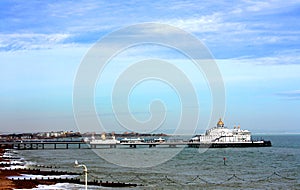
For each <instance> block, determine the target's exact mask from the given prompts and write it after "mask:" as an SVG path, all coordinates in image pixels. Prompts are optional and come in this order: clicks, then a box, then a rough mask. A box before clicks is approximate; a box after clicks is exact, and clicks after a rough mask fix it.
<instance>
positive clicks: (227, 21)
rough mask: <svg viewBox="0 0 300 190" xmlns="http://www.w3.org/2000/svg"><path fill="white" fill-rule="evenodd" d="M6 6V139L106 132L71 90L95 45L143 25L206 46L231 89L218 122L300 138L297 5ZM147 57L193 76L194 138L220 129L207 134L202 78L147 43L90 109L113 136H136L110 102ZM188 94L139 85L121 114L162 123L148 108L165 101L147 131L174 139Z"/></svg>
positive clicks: (2, 99) (2, 27) (14, 2)
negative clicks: (82, 118)
mask: <svg viewBox="0 0 300 190" xmlns="http://www.w3.org/2000/svg"><path fill="white" fill-rule="evenodd" d="M0 6H1V11H0V20H1V22H0V60H1V61H0V89H1V90H0V105H1V106H0V121H1V123H0V133H21V132H39V131H60V130H73V131H78V130H79V131H82V132H85V131H98V132H101V129H98V128H95V127H93V126H89V123H87V124H86V125H87V127H82V126H81V127H79V126H78V123H76V121H77V120H76V118H75V117H76V116H74V113H73V109H74V105H73V102H74V99H73V93H74V81H75V79H76V76H77V73H78V70H79V68H80V66H81V65H82V62H83V61H84V59H85V56H86V55H87V54H88V52H89V50H91V48H92V47H93V45H94V44H96V43H97V42H99V40H101V39H102V38H104V37H106V36H109V35H110V34H111V33H112V32H115V31H118V30H120V29H122V28H124V27H128V26H131V25H134V24H140V23H160V24H168V25H171V26H174V27H178V28H180V29H182V30H184V31H186V32H188V33H190V34H191V35H192V36H194V37H196V38H198V39H199V40H200V41H201V42H202V43H203V44H205V47H207V49H208V51H209V52H210V53H211V55H212V57H213V58H214V62H215V63H216V65H217V66H218V68H219V71H220V74H221V76H222V79H223V82H224V89H225V104H226V107H225V108H224V109H225V110H224V111H225V112H224V113H221V112H220V113H215V114H216V115H218V116H219V117H222V118H223V120H224V122H225V125H227V126H228V127H233V126H234V125H240V126H241V128H244V129H248V130H250V131H252V132H253V133H300V128H299V126H298V123H299V121H298V120H299V113H300V74H299V73H300V43H299V42H300V22H299V19H300V1H298V0H296V1H295V0H293V1H289V0H287V1H284V3H283V2H282V1H279V0H278V1H277V0H270V1H252V0H244V1H238V0H234V1H225V0H224V1H218V2H217V3H214V2H212V1H194V0H193V1H177V0H174V1H154V2H151V1H134V0H128V1H126V2H125V1H122V2H121V1H120V2H119V1H98V0H82V1H80V0H79V1H76V2H73V1H50V0H45V1H28V2H25V1H19V0H2V1H0ZM161 30H163V28H162V29H161ZM164 32H166V31H164ZM166 33H167V32H166ZM126 35H128V36H129V35H130V34H128V33H126V34H124V36H125V38H126ZM128 36H127V37H128ZM173 40H174V41H177V43H180V42H181V41H182V43H184V42H185V41H184V40H183V39H173ZM109 48H110V47H109ZM149 58H157V59H160V60H167V61H168V62H170V63H172V64H173V65H175V66H176V67H177V68H179V70H181V71H183V73H184V74H186V75H187V79H188V80H189V81H190V82H191V84H192V85H193V86H194V90H195V92H196V94H197V98H198V103H199V104H198V105H197V104H196V105H194V106H190V107H189V108H187V109H184V110H185V111H186V110H187V112H188V113H189V114H190V115H192V114H194V113H196V112H197V111H199V118H198V119H199V121H198V123H197V124H196V125H197V127H196V129H195V130H196V132H202V131H203V130H204V129H206V128H207V127H213V126H207V125H208V121H209V119H210V117H211V111H212V108H211V107H212V105H213V103H214V102H212V99H213V98H212V95H211V91H210V90H211V87H210V86H209V85H208V83H207V80H206V79H205V75H203V73H202V74H201V72H200V73H199V72H197V69H196V68H195V67H194V66H193V63H191V60H190V59H187V58H186V57H185V56H183V55H182V54H181V53H180V52H178V51H174V49H170V48H166V47H162V46H159V45H157V44H156V45H153V44H152V45H149V44H148V45H140V46H137V47H132V48H128V50H125V51H123V52H120V53H119V54H117V55H116V56H115V57H114V58H113V59H111V60H110V62H109V64H107V65H106V67H105V70H103V71H102V73H101V75H99V77H98V78H97V82H96V85H95V86H96V87H95V94H94V98H95V99H94V100H93V101H94V103H95V110H96V113H97V115H98V117H99V119H100V120H101V122H102V125H104V126H105V127H104V128H105V129H106V130H107V132H110V131H117V132H125V131H130V129H131V128H130V127H127V128H126V127H125V128H124V126H121V125H120V124H119V123H118V119H116V118H115V114H116V112H115V110H114V109H113V102H112V101H113V100H117V101H116V106H118V105H123V104H124V102H120V101H119V102H118V98H119V97H118V96H117V97H116V99H113V98H112V97H111V94H112V91H113V90H114V89H113V87H114V85H115V82H116V78H118V77H119V76H120V75H121V74H122V72H123V71H124V70H126V69H128V68H129V67H130V66H131V65H133V63H136V62H138V61H141V60H144V59H149ZM165 72H167V71H165ZM87 75H89V74H87ZM182 86H185V84H181V87H182ZM187 93H189V92H187ZM181 95H182V96H185V97H186V94H180V91H179V93H178V91H176V89H174V86H172V85H171V86H170V85H168V84H167V83H166V82H164V81H157V80H150V79H149V80H145V81H141V82H140V83H139V85H136V86H135V87H134V88H133V89H132V91H131V94H130V95H128V102H129V105H128V107H129V110H130V111H131V113H124V112H122V113H118V115H125V118H126V117H127V118H128V117H129V116H130V115H131V116H134V117H135V118H136V119H137V120H139V121H143V122H147V121H148V120H149V118H150V120H151V116H155V113H156V114H158V116H159V115H160V114H161V110H155V109H154V112H153V114H154V115H151V114H150V112H149V109H150V108H149V103H151V101H153V100H157V99H159V100H161V101H162V102H163V104H164V106H165V109H166V112H165V114H166V117H165V120H164V122H163V123H162V125H161V126H153V128H151V131H150V132H167V133H172V132H174V127H175V126H176V125H177V123H178V122H179V121H180V116H181V115H182V112H183V108H182V106H181V103H182V101H181V100H182V98H181ZM120 97H121V95H120ZM82 103H83V104H84V100H83V101H82ZM150 107H151V106H150ZM86 119H87V121H88V120H89V116H88V114H86ZM214 119H215V118H214ZM216 122H217V121H215V122H213V123H216ZM192 124H193V123H192ZM192 124H191V125H192Z"/></svg>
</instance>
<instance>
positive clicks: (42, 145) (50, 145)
mask: <svg viewBox="0 0 300 190" xmlns="http://www.w3.org/2000/svg"><path fill="white" fill-rule="evenodd" d="M0 144H1V146H3V147H8V148H9V147H10V148H14V149H17V150H38V149H97V148H120V147H125V146H127V147H130V148H137V147H145V146H146V147H149V148H154V147H158V146H160V147H169V148H176V147H177V146H186V145H188V142H186V141H175V142H163V143H161V142H136V143H133V142H130V143H118V144H112V143H101V144H89V143H88V142H84V141H46V142H44V141H26V142H22V141H20V142H19V141H17V142H16V141H15V142H1V143H0Z"/></svg>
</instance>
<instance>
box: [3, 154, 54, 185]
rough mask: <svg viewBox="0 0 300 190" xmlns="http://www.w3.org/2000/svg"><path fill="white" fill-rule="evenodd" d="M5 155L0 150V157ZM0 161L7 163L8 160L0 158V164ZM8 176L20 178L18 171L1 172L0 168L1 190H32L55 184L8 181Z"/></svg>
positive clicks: (50, 182)
mask: <svg viewBox="0 0 300 190" xmlns="http://www.w3.org/2000/svg"><path fill="white" fill-rule="evenodd" d="M4 153H5V150H4V149H2V148H0V156H2V155H3V154H4ZM2 161H7V162H9V160H6V159H3V158H2V157H0V162H2ZM31 173H32V172H30V171H29V172H28V174H31ZM9 176H21V173H20V170H13V169H12V170H3V169H2V167H0V184H1V187H0V188H1V189H7V190H12V189H24V188H25V189H32V188H36V187H38V185H40V184H41V185H54V184H55V182H52V181H48V182H47V181H41V180H36V181H23V180H20V181H19V180H11V179H8V178H7V177H9Z"/></svg>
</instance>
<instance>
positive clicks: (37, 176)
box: [7, 174, 78, 180]
mask: <svg viewBox="0 0 300 190" xmlns="http://www.w3.org/2000/svg"><path fill="white" fill-rule="evenodd" d="M75 177H78V175H32V174H21V176H9V177H7V178H8V179H14V180H17V179H18V178H19V179H30V178H31V179H48V178H49V179H59V178H60V179H67V178H68V179H70V178H75Z"/></svg>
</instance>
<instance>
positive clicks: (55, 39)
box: [0, 33, 70, 51]
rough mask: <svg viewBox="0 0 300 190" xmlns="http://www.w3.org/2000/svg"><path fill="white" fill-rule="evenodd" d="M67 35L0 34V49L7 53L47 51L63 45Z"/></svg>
mask: <svg viewBox="0 0 300 190" xmlns="http://www.w3.org/2000/svg"><path fill="white" fill-rule="evenodd" d="M69 37H70V35H69V34H61V33H56V34H36V33H25V34H18V33H16V34H0V39H1V40H0V48H1V49H4V50H8V51H12V50H24V49H48V48H53V47H55V46H57V45H63V42H64V40H65V39H67V38H69Z"/></svg>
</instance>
